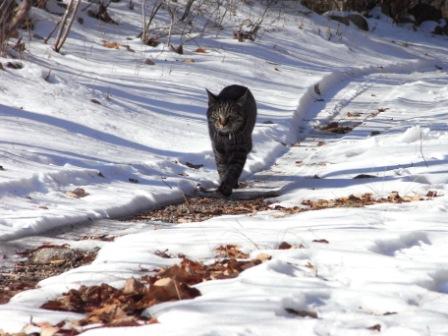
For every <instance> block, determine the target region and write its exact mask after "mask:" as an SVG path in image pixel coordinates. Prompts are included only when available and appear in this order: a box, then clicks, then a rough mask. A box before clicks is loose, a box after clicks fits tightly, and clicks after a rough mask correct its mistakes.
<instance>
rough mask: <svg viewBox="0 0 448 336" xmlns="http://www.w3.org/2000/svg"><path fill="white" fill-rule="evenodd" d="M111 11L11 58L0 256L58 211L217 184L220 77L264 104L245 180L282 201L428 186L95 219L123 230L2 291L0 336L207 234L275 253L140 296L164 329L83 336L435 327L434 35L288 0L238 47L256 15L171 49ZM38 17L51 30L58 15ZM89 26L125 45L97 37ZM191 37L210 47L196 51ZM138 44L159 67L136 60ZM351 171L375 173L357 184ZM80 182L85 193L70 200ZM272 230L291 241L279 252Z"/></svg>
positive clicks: (447, 292)
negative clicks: (185, 290) (247, 207)
mask: <svg viewBox="0 0 448 336" xmlns="http://www.w3.org/2000/svg"><path fill="white" fill-rule="evenodd" d="M136 3H137V2H136ZM136 7H138V5H136ZM111 8H112V9H111V10H112V14H113V17H114V18H117V20H118V19H119V21H120V25H119V26H117V27H115V26H111V25H106V24H99V23H96V22H95V21H94V20H93V19H91V18H88V17H86V23H85V25H79V24H75V25H74V27H73V33H72V35H71V36H70V37H69V39H68V41H67V43H66V45H65V46H64V48H63V51H64V53H63V54H57V53H54V52H53V51H51V49H50V47H49V45H45V44H43V43H42V41H39V40H33V41H31V42H28V43H27V48H28V50H29V51H27V52H25V54H24V55H23V57H24V58H23V60H20V62H22V63H23V64H24V68H23V69H21V70H11V69H7V71H5V72H2V73H1V76H2V81H1V82H0V101H1V105H0V119H1V123H0V151H1V153H2V160H1V162H0V164H1V165H2V166H3V167H4V169H5V170H2V171H0V197H1V203H0V240H1V242H0V252H2V254H6V255H8V254H11V253H12V250H13V249H19V248H23V247H24V246H27V245H29V244H36V243H37V242H40V241H42V239H43V240H45V239H49V237H51V234H49V236H45V233H46V232H48V231H49V230H51V229H61V230H68V231H70V230H71V229H70V225H71V227H72V230H73V231H74V232H75V231H76V230H77V229H81V230H82V228H83V227H84V225H81V224H80V223H83V222H86V221H89V220H90V221H92V220H99V219H104V218H115V217H118V216H123V215H128V214H131V213H135V212H137V211H139V210H142V209H148V208H152V207H156V206H159V205H161V204H166V203H170V202H175V201H178V200H180V199H181V198H182V197H183V195H184V193H185V194H190V193H192V192H193V191H194V190H195V188H196V187H197V185H198V184H199V185H201V186H204V187H211V186H216V179H217V174H216V171H215V166H214V162H213V156H212V151H211V146H210V142H209V139H208V134H207V128H206V122H205V107H206V94H205V90H204V89H205V88H208V89H210V90H211V91H213V92H215V93H217V92H219V90H220V89H221V88H222V87H224V86H225V85H228V84H231V83H239V84H242V85H246V86H248V87H250V89H251V91H252V92H253V93H254V96H255V98H256V100H257V103H258V113H259V114H258V121H257V125H256V128H255V131H254V144H255V146H254V151H253V153H251V154H250V156H249V159H248V162H247V164H246V167H245V171H244V174H243V179H249V180H251V181H260V182H259V184H260V185H261V186H264V187H266V188H275V189H279V190H281V195H280V196H279V197H277V198H276V199H275V202H277V203H278V204H280V205H282V206H295V205H301V203H302V201H303V200H309V199H332V198H336V197H344V196H348V195H350V194H354V195H362V194H364V193H367V192H368V193H372V194H373V195H375V197H384V196H387V195H388V194H390V192H392V191H398V192H399V194H400V195H402V196H415V195H417V196H418V195H420V196H424V195H426V194H427V193H428V191H436V192H437V194H438V195H439V197H436V198H434V199H431V200H427V201H420V202H411V203H403V204H377V205H372V206H367V207H363V208H341V209H323V210H319V211H308V212H303V213H298V214H294V215H284V214H279V213H278V212H275V211H268V212H262V213H257V214H255V215H251V216H243V215H239V216H221V217H216V218H213V219H210V220H208V221H206V222H201V223H189V224H180V225H171V224H167V223H145V224H144V225H142V224H141V223H131V224H130V223H126V225H125V226H126V228H124V226H123V224H120V222H117V221H116V220H105V221H97V222H95V223H96V224H93V225H96V227H97V228H98V229H99V230H103V231H105V232H111V233H113V232H120V235H122V236H121V237H119V238H117V239H116V240H115V241H114V242H101V243H97V244H98V245H99V246H101V250H100V251H99V254H98V256H97V258H96V260H95V261H94V262H93V263H92V264H90V265H86V266H82V267H79V268H75V269H72V270H70V271H68V272H65V273H63V274H61V275H58V276H55V277H52V278H48V279H45V280H43V281H41V282H40V283H39V288H37V289H33V290H28V291H25V292H22V293H19V294H18V295H16V296H15V297H13V298H12V299H11V302H10V303H8V304H5V305H0V330H2V329H3V330H5V331H7V332H19V331H21V330H22V329H23V328H24V327H25V326H27V324H28V323H29V322H30V318H31V317H32V320H33V321H34V322H39V321H47V322H51V323H57V322H58V321H60V320H62V319H68V320H70V319H76V318H78V317H79V315H77V314H70V313H64V312H53V311H48V310H43V309H40V308H39V307H40V305H41V304H43V303H44V302H46V301H47V300H48V299H52V298H55V297H56V296H58V295H59V294H61V293H63V292H65V291H67V290H68V289H70V288H77V287H79V286H80V285H82V284H85V285H93V284H100V283H102V282H106V283H109V284H111V285H113V286H122V285H123V283H124V281H125V280H126V279H128V278H129V277H132V276H138V275H139V274H141V270H142V269H149V270H154V269H157V268H159V267H163V266H168V265H171V264H173V263H176V262H178V261H179V260H178V259H177V258H174V259H164V258H160V257H159V256H157V255H156V254H155V251H157V250H165V249H168V250H169V251H170V253H172V254H173V255H176V254H177V253H182V254H185V255H187V256H188V257H190V258H193V259H197V260H201V261H204V262H207V261H211V260H213V258H214V251H213V250H214V248H215V247H217V246H219V245H221V244H237V245H238V246H240V247H241V248H242V250H244V251H245V252H249V253H250V254H251V255H252V256H255V255H257V254H259V253H260V252H264V253H267V254H269V255H271V256H272V259H271V260H269V261H267V262H265V263H263V264H261V265H258V266H256V267H253V268H251V269H248V270H246V271H244V272H243V273H241V274H240V276H239V277H237V278H235V279H231V280H214V281H208V282H204V283H201V284H199V285H197V286H196V287H197V288H198V289H199V290H200V291H201V293H202V295H201V296H200V297H198V298H195V299H193V300H186V301H178V302H168V303H163V304H159V305H156V306H153V307H151V308H149V309H148V310H147V311H146V312H145V314H147V315H151V316H155V317H157V320H158V321H159V322H160V323H158V324H153V325H148V326H142V327H138V328H137V327H133V328H97V329H92V330H89V331H86V332H85V333H84V335H88V336H92V335H105V334H108V335H123V334H132V335H159V334H164V335H186V334H188V335H280V334H286V335H288V334H291V335H292V334H299V333H300V334H301V335H344V336H345V335H372V334H374V333H376V332H375V331H372V330H369V329H368V328H369V327H372V326H374V325H376V324H379V325H380V326H381V334H384V335H392V336H396V335H400V336H401V335H406V336H407V335H447V334H448V323H447V320H448V315H447V313H446V308H445V307H447V306H448V264H447V262H446V260H447V257H448V252H447V250H446V244H447V239H448V231H447V219H446V213H447V210H448V198H447V196H445V195H446V193H447V190H446V189H447V187H446V186H447V182H448V173H447V172H448V158H447V154H446V148H447V145H448V128H447V126H446V124H447V121H448V113H447V107H446V106H447V100H448V98H447V97H448V95H447V93H448V88H447V85H446V84H447V83H448V74H447V72H446V70H445V69H446V68H447V66H448V64H447V63H446V61H445V58H446V53H447V51H448V43H447V40H446V38H442V37H433V36H431V35H430V34H428V33H426V32H424V31H423V32H412V31H410V30H409V29H407V28H406V27H404V28H403V27H396V26H394V25H392V24H391V23H390V22H389V20H387V19H386V18H384V17H382V18H380V19H376V18H375V17H373V18H371V19H369V24H370V25H371V27H373V31H371V32H361V31H358V30H356V28H354V27H345V26H340V25H338V24H337V23H335V22H332V21H329V20H328V19H327V18H324V17H319V16H317V15H303V14H299V13H297V11H294V10H290V11H289V13H288V14H284V15H282V16H281V18H280V19H279V18H278V17H277V16H275V15H274V14H272V16H269V17H268V20H269V29H266V30H264V31H262V33H261V35H260V36H259V37H258V38H257V40H256V41H255V42H250V41H249V42H244V43H240V42H238V41H236V40H233V39H232V38H231V31H232V27H235V26H236V25H237V24H239V22H240V21H241V18H242V17H246V16H250V15H252V16H255V17H256V15H259V13H260V12H261V11H262V8H259V7H257V6H255V10H253V9H251V8H246V7H244V6H243V7H242V8H241V9H240V12H238V14H236V15H235V16H232V17H229V18H228V19H227V20H226V21H225V22H224V23H225V27H226V29H225V30H224V31H223V32H219V35H217V33H216V32H215V31H211V32H210V33H207V34H205V36H202V37H196V38H195V40H194V43H191V44H190V43H188V42H187V43H186V45H185V48H186V53H185V55H177V54H174V53H172V52H167V51H166V50H164V47H163V46H159V47H156V48H152V47H147V46H143V45H141V44H139V42H138V39H136V38H135V37H134V36H135V35H136V34H137V33H138V31H139V28H138V22H140V21H139V20H140V18H139V13H137V11H135V12H132V11H130V10H128V9H127V4H125V3H117V4H115V3H114V4H113V5H112V6H111ZM33 15H35V16H36V18H38V19H39V20H38V24H37V31H38V32H39V33H40V34H41V35H42V36H47V35H48V32H49V31H50V30H51V29H52V27H53V26H52V24H51V23H52V22H55V21H56V20H57V17H55V16H52V15H50V14H48V13H45V12H43V11H39V10H34V12H33ZM87 27H90V29H87ZM123 27H124V28H125V29H123ZM92 28H93V29H92ZM130 36H132V38H130V39H128V37H130ZM102 40H111V41H118V42H119V43H122V44H127V45H129V46H130V47H131V48H132V49H134V50H135V51H136V52H135V53H133V52H129V51H127V50H126V49H125V48H120V49H118V50H116V49H108V48H104V47H102ZM174 41H175V42H177V41H176V37H174ZM196 44H198V45H200V46H201V47H204V48H205V49H206V50H207V53H206V54H201V53H195V52H194V50H195V49H196V48H197V45H196ZM146 58H151V59H154V60H155V62H156V65H154V66H149V65H145V64H144V60H145V59H146ZM191 60H194V62H192V61H191ZM0 61H2V62H3V63H4V61H6V60H5V59H0ZM50 70H51V73H50V75H49V77H48V79H45V78H47V76H48V74H49V72H50ZM319 92H320V93H319ZM92 99H95V101H96V102H94V101H92ZM98 103H99V104H98ZM349 112H350V114H349ZM331 121H338V122H340V123H343V124H347V125H352V126H356V127H355V128H354V129H353V131H351V132H349V133H347V134H343V135H334V134H328V133H325V132H322V131H319V130H318V128H319V127H320V126H323V125H325V124H327V123H328V122H331ZM373 131H375V132H379V134H377V135H372V132H373ZM297 141H298V142H297ZM187 163H193V164H201V165H203V167H202V168H200V169H193V168H189V167H188V165H187ZM274 163H275V164H274ZM99 173H101V174H99ZM360 174H368V175H372V176H374V177H373V178H367V179H354V177H356V176H358V175H360ZM129 179H135V180H138V183H132V182H130V180H129ZM77 187H81V188H83V189H85V190H86V191H87V192H88V194H89V195H87V196H86V197H83V198H79V199H78V198H70V197H68V196H67V192H68V191H71V190H73V189H75V188H77ZM38 235H41V236H38ZM42 237H43V238H42ZM317 239H326V240H328V242H329V243H328V244H324V243H318V242H313V241H314V240H317ZM282 241H287V242H289V243H290V244H293V245H295V246H301V245H303V248H294V249H291V250H278V249H277V246H278V244H279V243H280V242H282ZM31 242H32V243H31ZM70 244H72V246H76V245H82V243H80V242H74V241H70ZM86 246H87V245H85V246H84V247H86ZM11 258H12V257H11ZM287 309H293V310H305V311H314V312H316V313H317V315H318V318H317V319H313V318H310V317H304V318H302V317H298V316H295V315H293V314H291V313H288V311H287ZM26 328H28V329H26V330H27V332H31V331H32V329H33V328H30V327H29V326H28V327H26Z"/></svg>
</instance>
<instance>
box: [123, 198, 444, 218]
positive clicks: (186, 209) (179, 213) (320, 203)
mask: <svg viewBox="0 0 448 336" xmlns="http://www.w3.org/2000/svg"><path fill="white" fill-rule="evenodd" d="M437 196H439V195H437V192H435V191H429V192H428V193H427V194H426V195H425V196H421V195H411V196H401V195H400V194H399V193H398V192H396V191H392V192H391V193H389V195H387V196H386V197H374V196H373V195H372V194H371V193H365V194H362V195H359V196H355V195H349V196H347V197H339V198H335V199H317V200H304V201H303V202H302V203H301V204H300V206H294V207H283V206H280V205H275V206H274V205H272V204H271V203H269V201H267V200H266V199H264V198H261V197H260V198H256V199H253V200H232V199H225V198H216V197H210V198H207V197H192V198H186V199H185V201H184V202H183V203H180V204H172V205H168V206H165V207H163V208H160V209H156V210H151V211H146V212H143V213H141V214H139V215H137V216H135V217H133V218H131V219H130V220H132V221H141V220H143V221H148V220H150V221H163V222H167V223H189V222H201V221H204V220H207V219H210V218H212V217H215V216H220V215H241V214H255V213H257V212H258V211H266V210H272V211H277V212H280V213H281V214H295V213H299V212H304V211H310V210H320V209H328V208H354V207H363V206H367V205H372V204H380V203H408V202H415V201H424V200H428V199H432V198H434V197H437Z"/></svg>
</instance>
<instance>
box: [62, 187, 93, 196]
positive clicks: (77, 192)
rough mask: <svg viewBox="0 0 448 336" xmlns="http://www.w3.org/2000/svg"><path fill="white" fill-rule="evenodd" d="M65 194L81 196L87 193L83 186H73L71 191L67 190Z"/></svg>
mask: <svg viewBox="0 0 448 336" xmlns="http://www.w3.org/2000/svg"><path fill="white" fill-rule="evenodd" d="M65 194H66V195H67V196H68V197H71V198H82V197H86V196H88V195H89V193H87V192H86V191H85V190H84V189H83V188H75V189H73V190H72V191H67V192H66V193H65Z"/></svg>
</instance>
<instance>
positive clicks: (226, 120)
mask: <svg viewBox="0 0 448 336" xmlns="http://www.w3.org/2000/svg"><path fill="white" fill-rule="evenodd" d="M228 122H229V118H226V117H219V123H220V124H221V125H222V126H225V125H227V123H228Z"/></svg>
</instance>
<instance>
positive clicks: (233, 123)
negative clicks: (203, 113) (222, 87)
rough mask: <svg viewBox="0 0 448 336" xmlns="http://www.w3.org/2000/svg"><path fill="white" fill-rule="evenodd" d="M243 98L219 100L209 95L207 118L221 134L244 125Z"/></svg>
mask: <svg viewBox="0 0 448 336" xmlns="http://www.w3.org/2000/svg"><path fill="white" fill-rule="evenodd" d="M243 103H244V101H243V100H241V99H240V100H236V101H220V100H219V99H218V97H217V96H214V95H213V96H211V97H210V95H209V111H210V114H209V118H210V122H211V123H213V125H214V127H215V129H216V130H217V131H218V132H220V133H223V134H228V133H235V132H236V131H238V130H239V129H241V128H242V127H243V125H244V113H243V109H242V104H243Z"/></svg>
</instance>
